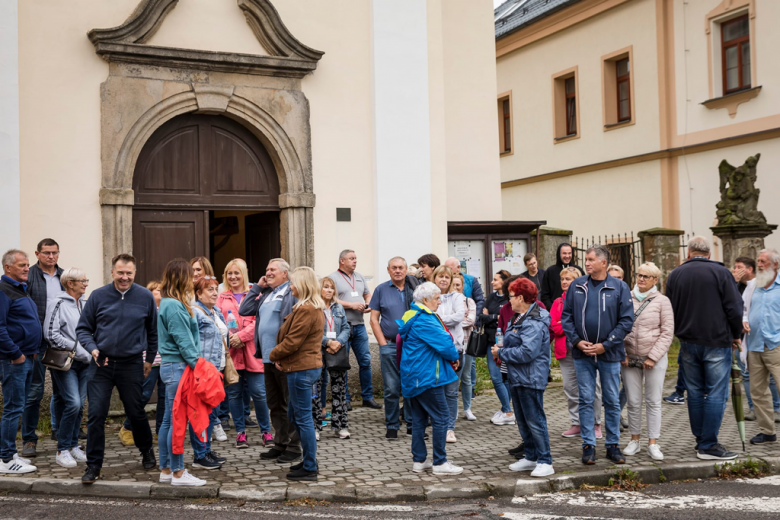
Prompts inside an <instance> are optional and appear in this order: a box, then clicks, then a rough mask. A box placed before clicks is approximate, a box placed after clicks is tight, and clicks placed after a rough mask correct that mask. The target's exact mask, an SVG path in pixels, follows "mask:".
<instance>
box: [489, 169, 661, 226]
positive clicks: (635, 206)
mask: <svg viewBox="0 0 780 520" xmlns="http://www.w3.org/2000/svg"><path fill="white" fill-rule="evenodd" d="M502 195H503V208H504V219H505V220H546V221H547V225H548V226H552V227H557V228H563V229H570V230H572V231H573V232H574V234H575V235H576V236H582V237H588V238H590V237H591V236H592V235H595V236H597V237H598V236H599V235H602V236H604V235H611V234H615V235H617V234H618V233H619V234H621V235H622V234H623V233H631V232H632V231H633V232H634V234H635V236H636V233H637V232H638V231H641V230H643V229H649V228H653V227H660V226H661V170H660V165H659V162H658V161H647V162H643V163H638V164H632V165H629V166H623V167H618V168H610V169H607V170H598V171H594V172H590V173H582V174H579V175H572V176H570V177H563V178H560V179H553V180H549V181H544V182H536V183H532V184H526V185H522V186H515V187H513V188H505V189H504V190H502Z"/></svg>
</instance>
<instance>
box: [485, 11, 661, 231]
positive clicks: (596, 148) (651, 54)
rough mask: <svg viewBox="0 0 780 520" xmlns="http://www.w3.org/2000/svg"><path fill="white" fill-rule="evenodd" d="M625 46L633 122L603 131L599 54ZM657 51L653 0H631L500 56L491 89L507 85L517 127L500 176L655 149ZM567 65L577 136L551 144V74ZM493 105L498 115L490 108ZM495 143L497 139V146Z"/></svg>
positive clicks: (527, 174)
mask: <svg viewBox="0 0 780 520" xmlns="http://www.w3.org/2000/svg"><path fill="white" fill-rule="evenodd" d="M629 46H632V47H633V61H634V63H632V65H631V69H632V70H631V72H632V81H633V82H634V96H635V100H634V107H635V112H636V113H635V114H634V116H635V121H636V124H634V125H631V126H626V127H622V128H619V129H615V130H611V131H607V132H605V131H604V120H603V113H602V107H603V101H602V83H603V80H602V77H603V76H602V64H601V63H602V62H601V57H602V56H604V55H607V54H610V53H614V52H616V51H619V50H621V49H624V48H626V47H629ZM656 54H657V48H656V24H655V2H653V1H635V2H627V3H625V4H622V5H620V6H618V7H615V8H613V9H609V10H607V11H605V12H603V13H602V14H600V15H599V16H596V17H593V18H590V19H588V20H586V21H584V22H582V23H579V24H576V25H574V26H572V27H570V28H568V29H565V30H563V31H561V32H558V33H555V34H552V35H550V36H548V37H547V38H544V39H542V40H539V41H537V42H535V43H532V44H530V45H527V46H525V47H522V48H520V49H518V50H516V51H514V52H512V53H510V54H507V55H505V56H502V57H500V58H498V59H497V75H498V84H497V89H496V94H501V93H504V92H507V91H511V92H512V103H513V110H512V112H513V133H514V154H512V155H508V156H504V157H502V158H501V179H502V181H510V180H514V179H522V178H526V177H531V176H535V175H542V174H545V173H551V172H555V171H559V170H564V169H568V168H573V167H577V166H582V165H587V164H594V163H599V162H602V161H608V160H612V159H619V158H623V157H628V156H632V155H638V154H642V153H647V152H652V151H656V150H658V148H659V143H660V137H659V136H660V128H659V118H658V107H659V103H658V79H657V78H658V62H657V59H656ZM572 67H577V68H578V80H577V81H578V103H579V133H580V137H579V138H576V139H572V140H567V141H565V142H561V143H558V144H554V140H553V137H554V132H553V113H554V112H553V94H552V91H553V87H552V77H553V75H555V74H557V73H559V72H561V71H564V70H567V69H570V68H572ZM493 103H494V104H493V105H492V107H495V106H496V105H495V103H496V101H495V100H494V102H493ZM492 113H493V114H494V116H493V117H494V118H495V117H496V115H495V114H496V109H495V108H492ZM494 126H495V128H496V130H497V129H498V122H497V121H495V120H494ZM498 148H499V145H498V140H496V141H495V142H494V150H495V153H496V154H498V151H499V150H498ZM506 214H507V211H506V210H505V211H504V215H505V216H506Z"/></svg>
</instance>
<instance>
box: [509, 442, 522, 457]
mask: <svg viewBox="0 0 780 520" xmlns="http://www.w3.org/2000/svg"><path fill="white" fill-rule="evenodd" d="M507 451H508V452H509V454H510V455H512V456H513V457H518V456H519V457H520V458H521V459H522V458H523V457H525V443H524V442H521V443H520V444H518V445H517V448H512V449H511V450H507ZM518 460H520V459H518Z"/></svg>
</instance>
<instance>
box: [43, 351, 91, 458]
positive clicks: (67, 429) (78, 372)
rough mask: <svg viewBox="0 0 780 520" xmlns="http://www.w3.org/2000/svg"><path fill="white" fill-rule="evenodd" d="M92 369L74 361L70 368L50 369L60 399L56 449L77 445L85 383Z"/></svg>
mask: <svg viewBox="0 0 780 520" xmlns="http://www.w3.org/2000/svg"><path fill="white" fill-rule="evenodd" d="M93 374H94V372H93V371H91V370H90V365H89V363H81V362H80V361H74V362H73V364H72V365H71V367H70V370H67V371H65V372H63V371H61V370H52V371H51V379H52V381H57V390H58V391H59V393H60V400H61V401H62V412H61V415H60V422H59V430H57V451H66V450H71V449H73V448H75V447H76V446H78V445H79V431H80V430H81V419H80V416H81V411H82V410H83V409H84V401H86V400H87V384H88V383H89V380H90V379H92V375H93Z"/></svg>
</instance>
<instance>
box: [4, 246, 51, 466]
mask: <svg viewBox="0 0 780 520" xmlns="http://www.w3.org/2000/svg"><path fill="white" fill-rule="evenodd" d="M29 271H30V260H29V259H28V257H27V254H26V253H24V252H23V251H19V250H18V249H11V250H10V251H8V252H6V253H5V254H4V255H3V273H4V274H3V276H2V279H0V376H2V387H3V399H4V406H3V418H2V420H1V421H0V473H11V474H21V473H31V472H33V471H35V470H36V469H37V468H36V467H35V466H31V465H30V461H29V460H28V459H23V458H21V457H19V454H18V453H17V451H16V429H17V427H18V426H19V417H20V416H21V415H22V410H23V409H24V403H25V400H26V399H27V393H28V392H29V390H30V383H31V382H32V375H33V374H32V367H33V361H34V359H35V357H36V356H37V355H38V347H39V346H40V344H41V338H42V336H43V334H42V331H41V322H40V320H39V319H38V309H37V307H36V306H35V302H33V301H32V299H31V298H30V297H29V296H28V295H27V278H28V276H29Z"/></svg>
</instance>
